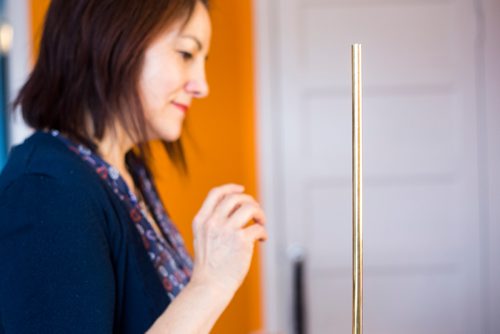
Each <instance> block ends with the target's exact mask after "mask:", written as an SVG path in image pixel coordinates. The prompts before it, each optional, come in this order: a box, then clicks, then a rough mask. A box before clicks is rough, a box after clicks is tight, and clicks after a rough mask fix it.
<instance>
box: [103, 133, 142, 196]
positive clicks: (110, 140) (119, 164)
mask: <svg viewBox="0 0 500 334" xmlns="http://www.w3.org/2000/svg"><path fill="white" fill-rule="evenodd" d="M133 146H134V143H133V142H132V140H131V139H130V137H129V136H128V135H127V133H126V132H125V131H124V130H123V128H122V127H120V126H116V127H115V128H113V129H110V130H108V131H106V132H105V135H104V137H103V138H102V140H100V141H97V147H98V153H99V154H100V155H101V157H102V158H103V159H104V160H105V161H106V162H107V163H108V164H110V165H111V166H113V167H114V168H116V169H117V170H118V172H119V173H120V175H121V176H122V178H123V179H124V181H125V182H126V183H127V185H128V187H129V189H130V190H131V191H134V189H135V186H134V181H133V179H132V176H131V175H130V173H129V171H128V169H127V165H126V163H125V155H126V154H127V152H128V151H130V150H131V149H132V147H133Z"/></svg>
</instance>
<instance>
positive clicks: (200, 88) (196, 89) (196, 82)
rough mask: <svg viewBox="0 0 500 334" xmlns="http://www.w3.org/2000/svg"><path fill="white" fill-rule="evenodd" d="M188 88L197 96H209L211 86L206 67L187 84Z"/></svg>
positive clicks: (189, 91)
mask: <svg viewBox="0 0 500 334" xmlns="http://www.w3.org/2000/svg"><path fill="white" fill-rule="evenodd" d="M186 90H187V91H188V93H191V94H192V95H193V96H194V97H196V98H204V97H206V96H208V93H209V88H208V82H207V78H206V74H205V69H203V70H202V71H200V73H198V74H197V75H196V76H193V77H192V78H191V80H189V81H188V82H187V84H186Z"/></svg>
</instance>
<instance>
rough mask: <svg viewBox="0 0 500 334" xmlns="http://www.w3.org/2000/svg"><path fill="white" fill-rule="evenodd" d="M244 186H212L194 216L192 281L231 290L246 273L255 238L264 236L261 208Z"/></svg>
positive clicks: (263, 219)
mask: <svg viewBox="0 0 500 334" xmlns="http://www.w3.org/2000/svg"><path fill="white" fill-rule="evenodd" d="M243 190H244V188H243V186H239V185H235V184H227V185H223V186H220V187H217V188H214V189H212V190H211V191H210V192H209V194H208V196H207V198H206V199H205V202H204V203H203V205H202V207H201V209H200V211H199V212H198V213H197V215H196V217H195V218H194V220H193V232H194V250H195V256H194V270H193V277H192V281H193V282H202V283H204V284H207V283H208V284H209V285H210V286H215V287H217V288H219V289H222V291H224V292H227V293H230V294H233V293H234V292H235V291H236V290H237V289H238V288H239V286H240V285H241V283H242V282H243V279H244V278H245V276H246V275H247V273H248V270H249V267H250V262H251V260H252V255H253V250H254V245H255V241H257V240H261V241H263V240H266V239H267V232H266V230H265V227H264V225H265V216H264V212H263V211H262V208H261V207H260V205H259V204H258V203H257V202H256V201H255V200H254V199H253V198H252V197H251V196H249V195H246V194H244V193H243ZM251 220H253V222H254V223H253V224H250V225H248V226H247V223H248V222H249V221H251Z"/></svg>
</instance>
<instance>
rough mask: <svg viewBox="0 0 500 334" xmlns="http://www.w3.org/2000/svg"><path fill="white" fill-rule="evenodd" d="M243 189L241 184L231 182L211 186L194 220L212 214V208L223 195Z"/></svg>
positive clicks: (205, 217) (203, 219)
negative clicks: (214, 186)
mask: <svg viewBox="0 0 500 334" xmlns="http://www.w3.org/2000/svg"><path fill="white" fill-rule="evenodd" d="M244 189H245V188H244V187H243V186H241V185H238V184H233V183H230V184H225V185H223V186H220V187H216V188H213V189H212V190H210V192H209V193H208V195H207V198H206V199H205V201H204V202H203V205H202V206H201V209H200V211H198V214H197V215H196V217H195V221H199V222H203V221H205V220H206V219H207V218H208V217H209V216H210V215H212V213H213V211H214V208H215V207H216V206H217V205H218V204H219V202H220V201H221V200H222V199H223V198H224V197H225V196H227V195H229V194H233V193H241V192H243V190H244Z"/></svg>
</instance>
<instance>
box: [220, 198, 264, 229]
mask: <svg viewBox="0 0 500 334" xmlns="http://www.w3.org/2000/svg"><path fill="white" fill-rule="evenodd" d="M252 219H253V220H254V221H255V222H256V223H257V224H256V225H265V223H266V216H265V215H264V211H262V209H261V208H260V206H259V205H258V204H256V203H245V204H243V205H242V206H241V207H240V208H238V209H237V210H236V211H235V212H234V214H233V215H232V216H231V217H230V218H229V221H228V224H229V225H231V226H235V227H236V228H241V227H243V226H245V225H246V223H247V222H248V221H250V220H252Z"/></svg>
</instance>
